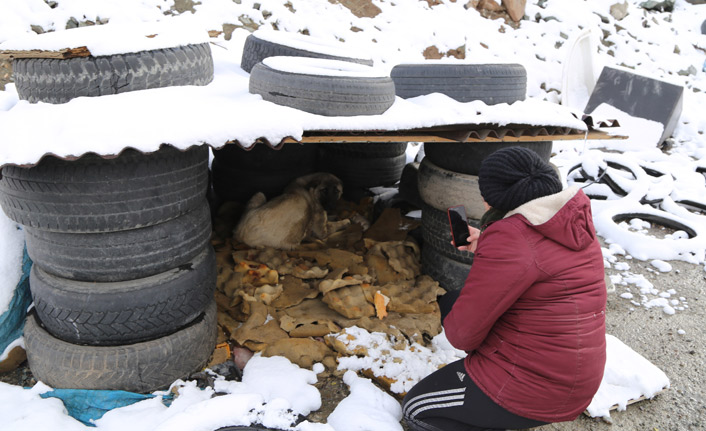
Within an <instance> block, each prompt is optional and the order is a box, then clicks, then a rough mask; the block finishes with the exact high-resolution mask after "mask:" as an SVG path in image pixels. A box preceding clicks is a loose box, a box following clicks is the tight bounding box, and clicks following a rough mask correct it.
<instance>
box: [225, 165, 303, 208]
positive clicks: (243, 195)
mask: <svg viewBox="0 0 706 431" xmlns="http://www.w3.org/2000/svg"><path fill="white" fill-rule="evenodd" d="M315 169H316V165H315V164H300V165H291V166H290V167H289V168H288V169H286V170H270V169H239V168H232V167H230V166H227V165H225V166H224V165H223V164H222V163H221V162H220V160H218V159H214V160H213V161H212V163H211V173H212V180H213V191H214V193H215V194H216V196H218V197H219V198H220V199H222V200H224V201H235V202H242V203H245V202H247V201H248V200H249V199H250V198H251V197H252V195H254V194H255V193H257V192H262V193H264V194H265V196H267V198H268V199H271V198H273V197H275V196H277V195H279V194H281V193H282V191H284V188H285V187H286V186H287V185H288V184H289V183H290V182H292V181H293V180H294V179H296V178H299V177H301V176H303V175H307V174H310V173H312V172H314V171H315Z"/></svg>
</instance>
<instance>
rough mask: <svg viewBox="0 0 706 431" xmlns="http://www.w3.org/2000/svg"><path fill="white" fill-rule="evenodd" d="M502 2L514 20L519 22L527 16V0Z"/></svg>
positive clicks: (503, 0) (505, 0) (506, 0)
mask: <svg viewBox="0 0 706 431" xmlns="http://www.w3.org/2000/svg"><path fill="white" fill-rule="evenodd" d="M502 3H503V6H505V10H506V11H507V14H508V15H510V19H512V20H513V21H515V22H519V21H520V20H521V19H522V18H523V17H524V16H525V5H526V4H527V0H502Z"/></svg>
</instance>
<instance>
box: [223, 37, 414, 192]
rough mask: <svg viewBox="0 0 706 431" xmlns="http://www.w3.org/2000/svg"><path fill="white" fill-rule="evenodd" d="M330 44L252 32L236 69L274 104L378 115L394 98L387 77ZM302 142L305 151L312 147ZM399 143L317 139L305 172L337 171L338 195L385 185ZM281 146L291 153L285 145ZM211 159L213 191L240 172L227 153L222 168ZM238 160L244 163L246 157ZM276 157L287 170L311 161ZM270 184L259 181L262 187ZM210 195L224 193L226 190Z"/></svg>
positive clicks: (401, 154) (398, 164)
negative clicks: (315, 152)
mask: <svg viewBox="0 0 706 431" xmlns="http://www.w3.org/2000/svg"><path fill="white" fill-rule="evenodd" d="M337 45H341V44H335V43H334V44H332V43H328V42H327V41H325V40H320V39H316V38H314V37H311V36H304V35H300V34H286V33H284V32H272V31H257V32H255V33H253V34H251V35H249V36H248V38H247V39H246V41H245V46H244V48H243V56H242V59H241V67H242V68H243V70H245V71H247V72H249V73H250V81H249V91H250V93H253V94H258V95H260V96H262V98H263V99H264V100H267V101H270V102H272V103H275V104H277V105H281V106H287V107H290V108H295V109H298V110H301V111H304V112H308V113H311V114H317V115H323V116H347V117H350V116H356V115H378V114H382V113H383V112H385V111H386V110H387V109H388V108H389V107H390V106H392V104H393V103H394V101H395V87H394V83H393V81H392V78H390V77H389V76H386V75H380V73H379V72H377V71H375V69H373V68H372V67H370V66H372V64H373V62H372V60H369V59H365V58H360V57H356V56H355V55H353V54H352V53H346V52H345V51H343V49H341V48H343V47H345V46H344V45H341V46H337ZM293 57H297V58H296V59H294V58H293ZM293 65H294V67H293ZM304 146H305V147H307V146H308V147H310V148H313V145H312V144H305V145H304ZM406 148H407V143H406V142H405V143H390V144H387V143H370V142H361V143H321V144H319V145H318V157H317V158H316V159H315V165H314V166H313V170H317V171H325V172H330V173H332V174H334V175H336V176H338V177H339V178H340V179H341V180H342V181H343V184H344V192H345V191H350V190H351V189H365V188H370V187H378V186H389V185H393V184H395V183H396V182H398V181H399V179H400V176H401V174H402V169H403V168H404V165H405V163H406V157H405V150H406ZM282 149H288V150H290V151H291V150H292V148H291V145H285V146H284V147H283V148H282ZM280 151H281V150H280ZM231 152H237V150H232V151H231ZM299 152H302V151H301V150H300V151H299ZM243 153H244V152H243ZM215 158H216V160H215V161H216V162H217V163H215V167H214V168H213V173H214V188H215V184H216V183H217V182H221V183H229V184H233V183H235V182H236V180H235V178H236V177H237V176H238V175H245V174H246V173H245V171H244V167H243V166H241V167H237V165H236V160H235V159H234V158H233V157H228V159H230V163H229V164H228V165H226V164H225V163H223V162H222V160H223V159H224V158H225V155H222V154H219V153H218V152H216V153H215ZM242 158H243V159H244V160H247V158H248V157H242ZM281 160H282V161H284V162H286V161H288V160H289V166H288V169H289V172H288V173H290V174H293V173H295V172H294V171H295V170H301V169H303V168H305V167H307V168H308V167H309V166H310V165H309V163H308V162H309V161H310V160H311V159H307V162H306V163H297V162H296V161H295V162H293V161H292V160H291V158H289V157H284V156H283V157H281ZM235 169H238V171H235ZM275 169H277V168H275ZM226 171H229V172H230V174H229V175H227V177H228V178H230V179H229V180H226V181H222V180H221V179H220V177H221V176H226V175H222V174H221V173H220V172H226ZM303 173H307V172H303ZM277 176H278V177H281V178H282V179H283V180H284V179H286V178H287V177H288V176H287V175H285V174H283V175H282V176H279V175H277ZM255 178H257V176H255ZM268 181H269V182H270V183H272V182H274V180H268ZM262 182H264V181H262ZM270 185H271V184H263V186H265V187H267V186H270ZM272 185H274V184H272ZM276 185H277V187H276V188H277V189H279V190H281V189H282V186H281V182H280V183H278V184H276ZM265 187H263V188H265ZM218 188H219V189H223V187H220V186H218ZM229 188H230V189H232V187H229ZM263 191H264V190H263ZM216 194H217V195H226V194H227V192H225V191H221V192H220V193H219V192H216ZM265 194H268V193H265Z"/></svg>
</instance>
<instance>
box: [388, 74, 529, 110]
mask: <svg viewBox="0 0 706 431" xmlns="http://www.w3.org/2000/svg"><path fill="white" fill-rule="evenodd" d="M390 76H391V77H392V80H393V81H394V82H395V92H396V94H397V95H398V96H399V97H401V98H403V99H409V98H411V97H417V96H423V95H425V94H431V93H441V94H445V95H447V96H449V97H450V98H452V99H454V100H457V101H459V102H472V101H474V100H480V101H483V102H485V103H486V104H487V105H495V104H498V103H513V102H517V101H519V100H524V99H525V97H526V94H527V71H526V70H525V68H524V66H522V65H521V64H398V65H396V66H395V67H393V68H392V71H391V72H390Z"/></svg>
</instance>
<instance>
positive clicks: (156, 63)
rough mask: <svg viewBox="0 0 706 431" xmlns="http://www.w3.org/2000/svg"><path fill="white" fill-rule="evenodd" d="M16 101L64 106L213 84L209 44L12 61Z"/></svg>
mask: <svg viewBox="0 0 706 431" xmlns="http://www.w3.org/2000/svg"><path fill="white" fill-rule="evenodd" d="M12 67H13V74H14V79H15V86H16V88H17V94H18V95H19V98H20V100H27V101H29V102H30V103H35V102H46V103H66V102H68V101H70V100H71V99H74V98H76V97H81V96H86V97H97V96H106V95H109V94H118V93H127V92H129V91H137V90H147V89H150V88H161V87H172V86H183V85H206V84H208V83H210V82H211V81H212V80H213V58H212V57H211V48H210V46H209V44H208V43H202V44H195V45H184V46H177V47H174V48H165V49H156V50H151V51H140V52H133V53H127V54H115V55H109V56H97V57H92V56H91V57H77V58H69V59H48V58H19V59H15V60H14V61H13V65H12Z"/></svg>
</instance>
